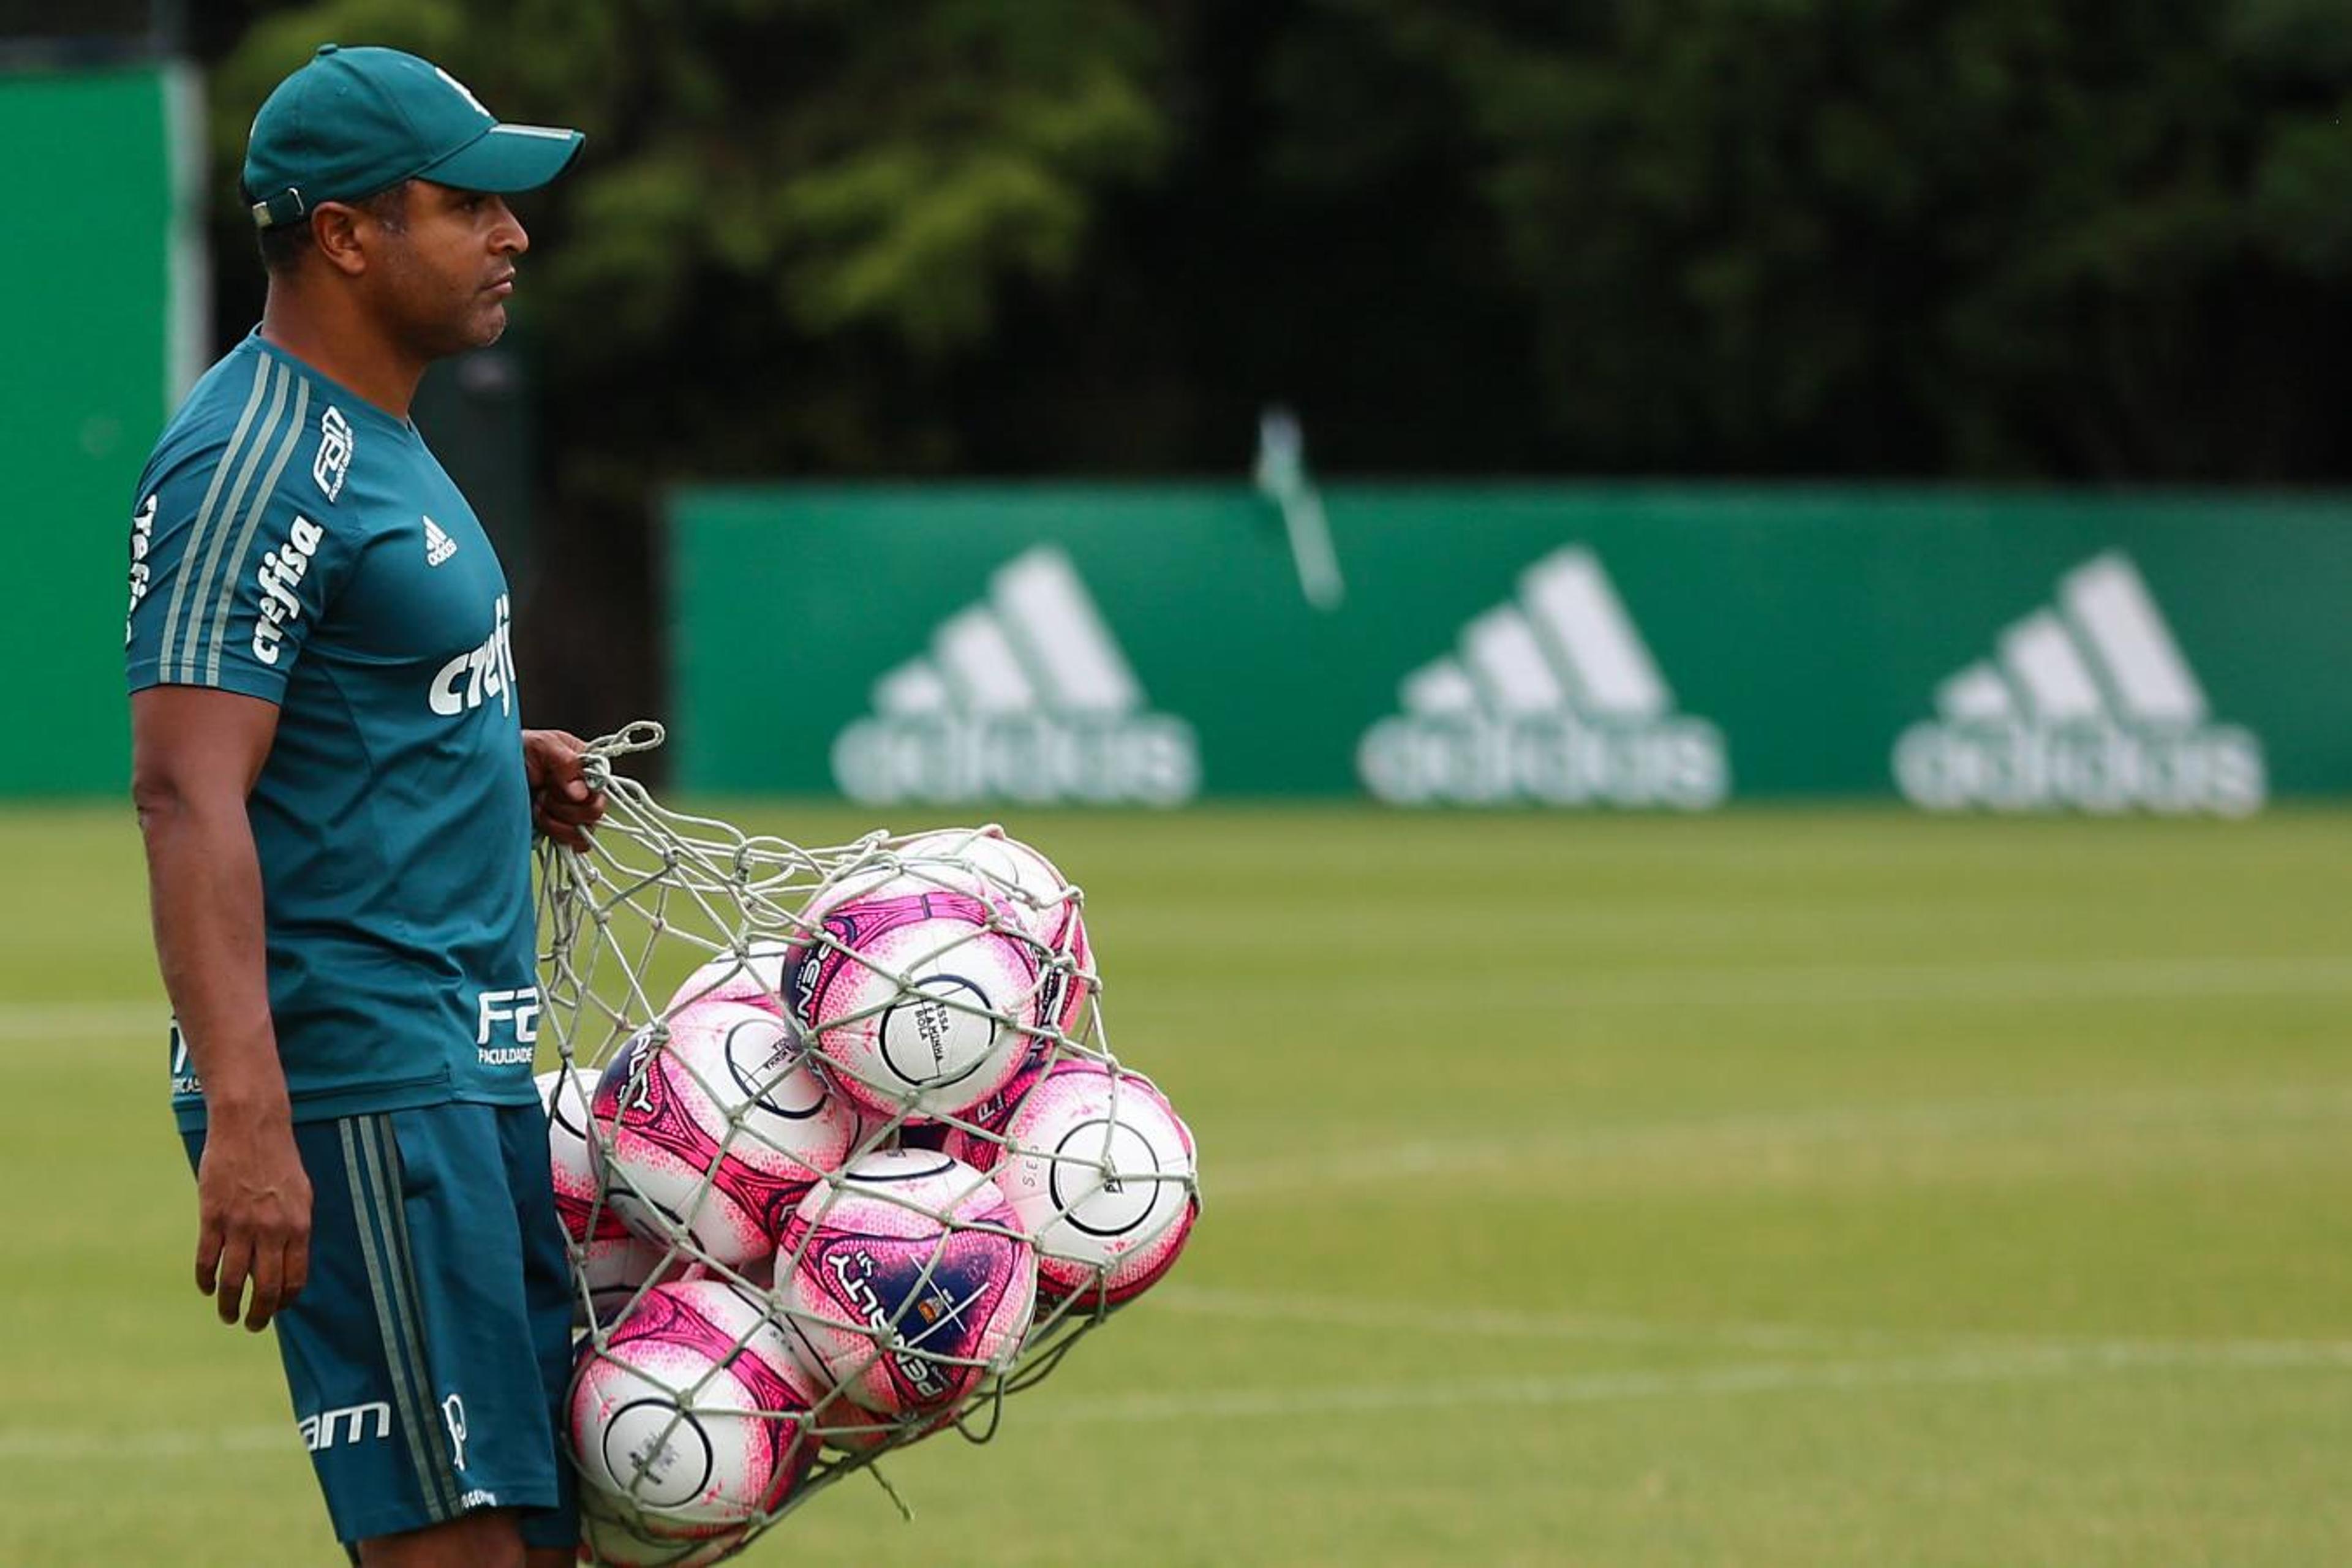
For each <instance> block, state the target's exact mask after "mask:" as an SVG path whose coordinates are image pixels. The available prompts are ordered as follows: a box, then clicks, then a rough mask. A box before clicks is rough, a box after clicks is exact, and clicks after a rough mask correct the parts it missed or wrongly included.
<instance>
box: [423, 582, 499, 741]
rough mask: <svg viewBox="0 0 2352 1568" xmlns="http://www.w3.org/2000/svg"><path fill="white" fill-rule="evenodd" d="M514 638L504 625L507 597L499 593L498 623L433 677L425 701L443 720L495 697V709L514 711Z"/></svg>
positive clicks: (468, 710) (472, 708)
mask: <svg viewBox="0 0 2352 1568" xmlns="http://www.w3.org/2000/svg"><path fill="white" fill-rule="evenodd" d="M514 684H515V667H514V641H513V638H512V637H511V635H510V634H509V630H508V626H507V596H506V595H504V594H500V595H499V605H498V625H497V626H494V627H493V628H492V629H491V631H490V635H489V636H488V637H484V638H483V639H482V646H481V647H478V648H475V649H472V650H471V651H470V652H467V653H461V654H459V655H458V656H457V658H453V659H451V660H450V661H449V662H448V663H446V664H445V665H443V666H442V667H441V669H440V672H439V673H438V674H436V675H435V676H434V678H433V686H432V689H431V690H430V691H429V692H427V693H426V700H428V701H429V702H431V703H432V705H433V711H435V712H436V713H438V714H440V715H441V717H443V718H444V719H454V718H456V717H457V715H458V714H460V713H469V712H471V711H473V710H475V709H477V708H479V707H480V706H481V705H482V704H483V703H485V702H487V701H488V700H490V699H491V698H493V697H495V698H497V699H498V701H499V712H501V713H511V712H513V711H514Z"/></svg>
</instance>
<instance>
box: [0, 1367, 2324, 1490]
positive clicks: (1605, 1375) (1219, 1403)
mask: <svg viewBox="0 0 2352 1568" xmlns="http://www.w3.org/2000/svg"><path fill="white" fill-rule="evenodd" d="M2149 1371H2154V1372H2352V1346H2347V1345H2329V1344H2293V1343H2280V1344H2263V1343H2238V1344H2214V1345H2203V1346H2200V1345H2190V1344H2175V1345H2162V1344H2147V1345H2131V1344H2113V1345H2085V1346H2081V1347H2074V1348H2066V1347H2060V1346H2048V1347H2042V1348H2022V1349H2017V1350H2011V1351H2004V1352H1965V1353H1959V1354H1951V1355H1941V1356H1931V1357H1925V1358H1920V1359H1917V1360H1911V1361H1844V1362H1748V1363H1738V1364H1734V1365H1730V1366H1715V1367H1698V1368H1689V1369H1681V1370H1675V1371H1665V1372H1601V1373H1582V1374H1580V1375H1576V1376H1571V1377H1509V1378H1471V1379H1464V1380H1457V1381H1440V1380H1431V1381H1426V1382H1421V1383H1399V1384H1346V1385H1340V1386H1328V1385H1326V1386H1321V1387H1304V1388H1281V1387H1272V1388H1231V1389H1211V1390H1203V1391H1201V1392H1198V1393H1192V1394H1131V1395H1126V1396H1121V1397H1115V1398H1108V1399H1081V1400H1067V1401H1056V1400H1051V1399H1035V1398H1031V1399H1024V1401H1023V1408H1022V1412H1021V1415H1020V1416H1019V1417H1018V1418H1019V1419H1021V1420H1023V1421H1024V1422H1027V1423H1030V1424H1033V1425H1037V1426H1176V1425H1182V1424H1186V1423H1191V1422H1199V1421H1233V1420H1246V1419H1252V1418H1266V1417H1276V1418H1279V1417H1306V1416H1320V1415H1368V1414H1380V1413H1386V1412H1393V1411H1401V1410H1444V1409H1455V1408H1464V1407H1476V1408H1486V1409H1492V1408H1496V1407H1507V1406H1513V1405H1517V1406H1522V1407H1528V1408H1540V1407H1545V1406H1554V1405H1596V1404H1604V1403H1614V1402H1638V1401H1644V1400H1664V1399H1707V1398H1717V1397H1722V1396H1727V1395H1737V1394H1777V1393H1790V1392H1796V1393H1801V1392H1826V1393H1856V1392H1864V1391H1868V1390H1872V1389H1879V1388H1901V1387H1908V1386H1919V1385H1931V1384H1933V1385H1944V1386H1956V1385H1957V1386H1965V1385H1968V1384H1990V1383H2002V1382H2011V1381H2015V1380H2018V1379H2025V1378H2052V1377H2074V1376H2085V1375H2095V1374H2100V1373H2134V1372H2149ZM298 1441H299V1439H297V1437H296V1436H295V1435H294V1431H293V1428H292V1426H291V1425H290V1424H288V1425H284V1426H232V1427H226V1428H213V1429H210V1430H199V1429H194V1428H184V1429H179V1430H165V1431H157V1430H153V1429H152V1428H151V1429H148V1430H145V1431H139V1432H130V1433H121V1434H111V1435H110V1434H104V1433H97V1432H89V1431H81V1430H62V1431H60V1430H51V1431H47V1432H26V1431H15V1432H11V1431H5V1430H0V1462H7V1463H16V1464H26V1463H37V1462H39V1461H41V1460H45V1459H46V1460H61V1461H65V1462H68V1463H83V1462H89V1461H95V1460H103V1459H122V1458H135V1459H146V1460H163V1459H173V1458H200V1457H202V1458H208V1457H212V1456H215V1455H218V1454H222V1453H229V1452H251V1451H254V1450H257V1449H269V1448H276V1447H281V1446H282V1447H284V1449H285V1450H286V1452H287V1453H288V1455H289V1457H290V1456H291V1454H292V1453H293V1452H294V1450H295V1448H296V1446H297V1444H298Z"/></svg>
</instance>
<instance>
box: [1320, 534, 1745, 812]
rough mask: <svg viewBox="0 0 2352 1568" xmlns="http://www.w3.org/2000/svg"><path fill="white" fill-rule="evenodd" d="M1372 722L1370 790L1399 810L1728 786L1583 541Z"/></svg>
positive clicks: (1362, 756)
mask: <svg viewBox="0 0 2352 1568" xmlns="http://www.w3.org/2000/svg"><path fill="white" fill-rule="evenodd" d="M1399 699H1400V703H1401V706H1402V709H1403V711H1402V712H1401V713H1399V714H1396V715H1394V716H1392V717H1391V718H1387V719H1383V720H1381V721H1380V722H1379V723H1377V724H1375V725H1373V726H1372V727H1371V729H1370V731H1366V733H1365V735H1364V738H1363V740H1362V742H1360V744H1359V745H1358V747H1357V751H1356V765H1357V770H1358V772H1359V773H1360V774H1361V775H1362V777H1363V781H1364V785H1365V787H1366V788H1367V789H1369V790H1370V791H1371V793H1372V794H1373V795H1374V796H1376V797H1377V798H1379V799H1381V800H1383V801H1387V802H1389V803H1390V804H1391V805H1507V804H1513V803H1518V802H1530V803H1534V804H1538V805H1620V806H1674V807H1678V808H1681V809H1684V810H1691V811H1696V810H1704V809H1706V808H1707V807H1710V806H1715V805H1720V804H1722V801H1723V798H1724V796H1725V795H1727V793H1728V792H1729V790H1730V783H1731V775H1730V768H1729V766H1728V764H1727V761H1726V758H1725V753H1724V745H1723V735H1722V732H1721V731H1718V730H1717V728H1716V727H1715V726H1714V725H1713V724H1710V723H1708V722H1707V721H1705V720H1703V719H1689V718H1684V717H1681V716H1679V715H1677V714H1676V713H1675V711H1674V707H1675V701H1674V694H1673V693H1672V692H1671V691H1670V690H1668V689H1667V687H1666V683H1665V680H1664V678H1662V677H1661V676H1660V675H1659V673H1658V667H1657V664H1656V661H1655V660H1654V659H1653V658H1651V657H1650V650H1649V648H1648V647H1647V646H1646V645H1645V644H1644V643H1643V641H1642V634H1641V632H1640V631H1639V630H1638V629H1636V628H1635V626H1634V625H1633V619H1632V617H1631V616H1628V615H1627V614H1626V613H1625V606H1624V605H1623V604H1622V602H1621V601H1620V600H1619V599H1618V597H1617V593H1616V590H1615V588H1614V587H1612V585H1611V584H1610V581H1609V575H1608V574H1607V573H1606V572H1604V571H1602V570H1601V561H1600V558H1599V557H1598V556H1596V555H1594V554H1593V553H1592V552H1591V551H1590V550H1587V549H1585V548H1583V547H1582V546H1580V545H1569V546H1566V547H1564V548H1562V549H1559V550H1556V551H1554V552H1551V553H1550V554H1549V555H1547V556H1545V557H1544V558H1543V559H1541V560H1539V561H1538V562H1536V563H1534V564H1533V565H1531V566H1529V567H1528V569H1527V570H1526V571H1524V572H1522V573H1521V574H1519V584H1518V593H1517V595H1516V596H1514V597H1513V598H1511V599H1509V600H1507V601H1506V602H1505V603H1503V604H1500V605H1496V606H1495V607H1494V608H1493V609H1490V610H1487V611H1486V612H1485V613H1484V614H1482V615H1480V616H1476V617H1475V619H1473V620H1472V621H1471V622H1470V624H1469V625H1468V626H1465V627H1463V629H1462V637H1461V641H1460V643H1459V644H1458V646H1457V647H1456V648H1455V650H1454V652H1453V653H1451V654H1448V655H1446V656H1445V657H1444V658H1438V659H1436V660H1435V661H1433V662H1432V663H1430V664H1426V665H1423V667H1422V668H1419V669H1417V670H1414V671H1413V672H1412V674H1410V675H1408V676H1406V677H1405V678H1404V680H1403V682H1402V685H1401V686H1400V688H1399Z"/></svg>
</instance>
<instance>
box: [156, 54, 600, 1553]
mask: <svg viewBox="0 0 2352 1568" xmlns="http://www.w3.org/2000/svg"><path fill="white" fill-rule="evenodd" d="M580 142H581V136H580V133H579V132H576V131H555V130H548V129H544V128H540V127H533V126H519V125H501V124H499V122H498V121H496V120H494V119H493V118H492V116H491V115H490V114H489V113H488V111H487V110H484V109H483V108H482V106H481V104H480V103H479V101H478V100H476V99H475V98H474V96H473V94H471V93H470V92H468V91H467V89H465V88H464V87H462V86H460V85H459V84H458V82H457V80H456V79H454V78H452V77H450V76H449V75H448V74H447V73H446V72H444V71H442V70H440V69H439V68H436V67H435V66H433V65H430V64H428V63H427V62H425V61H424V60H421V59H418V58H415V57H414V56H411V55H405V54H401V53H399V52H397V51H394V50H390V49H376V48H350V49H341V48H337V47H335V46H333V45H329V46H327V47H323V48H321V49H320V51H319V52H318V55H317V56H316V58H313V59H311V60H310V62H309V63H307V64H306V65H304V66H303V67H302V68H301V69H299V70H298V71H296V72H295V73H294V74H293V75H292V76H290V77H289V78H288V79H286V80H285V81H284V82H283V83H281V84H280V85H279V86H278V89H277V90H276V91H275V92H273V93H272V94H271V95H270V97H269V99H268V101H267V102H265V103H264V104H263V105H262V107H261V111H260V114H259V115H258V117H257V119H256V120H255V121H254V123H253V129H252V133H251V137H250V140H249V142H248V145H247V153H246V160H245V171H244V174H245V179H244V184H245V186H246V199H247V201H248V202H249V203H250V205H251V211H252V214H253V218H254V222H255V224H256V225H257V227H258V228H259V231H260V241H261V249H262V255H263V260H264V262H265V265H266V266H267V267H268V273H269V291H268V305H267V308H266V310H265V311H264V313H263V317H262V321H261V325H260V327H259V328H258V329H257V331H255V332H254V333H253V334H252V335H250V336H248V337H247V339H246V340H245V341H244V342H242V343H240V344H238V345H237V346H236V348H235V349H234V350H232V351H231V352H230V353H228V355H227V356H226V358H224V359H223V360H221V361H220V363H217V364H215V366H213V368H212V369H211V370H210V371H209V372H208V373H206V374H205V377H204V378H203V380H201V381H200V382H198V383H197V384H196V387H195V389H194V392H193V393H191V394H190V395H189V397H188V400H187V403H186V404H185V405H184V406H183V407H182V408H181V410H180V412H179V414H178V415H177V416H175V417H174V418H173V421H172V424H171V426H170V427H169V428H168V429H166V430H165V431H164V433H163V437H162V438H161V439H160V440H159V441H158V443H157V445H156V447H155V451H154V455H153V456H152V458H150V459H149V462H148V466H147V469H146V472H145V474H144V475H143V476H142V478H141V480H140V485H139V497H138V501H137V510H136V513H135V516H134V519H133V523H132V539H131V610H130V616H129V624H128V627H127V641H128V645H129V653H128V664H129V675H130V687H131V733H132V773H133V782H132V794H133V795H134V797H135V799H136V802H137V805H138V808H139V819H140V826H141V830H142V833H143V835H144V837H145V840H146V847H147V865H148V876H149V883H150V890H151V894H152V908H153V917H154V927H155V948H156V954H157V958H158V961H159V963H160V965H161V968H162V970H163V981H164V985H165V988H166V989H167V990H168V991H169V993H170V994H171V999H172V1005H173V1018H174V1022H173V1066H172V1077H173V1108H174V1110H175V1111H176V1113H177V1116H178V1120H179V1123H180V1127H181V1129H182V1131H183V1134H184V1137H185V1139H186V1141H187V1143H188V1148H189V1152H190V1158H191V1160H192V1162H193V1163H194V1164H195V1167H196V1173H197V1177H196V1181H197V1193H198V1204H199V1210H200V1219H199V1231H198V1240H197V1247H196V1284H197V1287H198V1288H199V1289H202V1290H204V1291H205V1292H206V1293H207V1294H209V1295H211V1296H213V1297H214V1298H215V1301H216V1305H217V1308H218V1310H219V1313H220V1316H221V1321H223V1322H225V1323H233V1322H235V1321H237V1320H238V1318H239V1317H240V1315H241V1316H242V1317H243V1320H244V1322H245V1325H246V1327H247V1328H248V1329H251V1330H255V1331H258V1330H260V1329H261V1328H262V1327H264V1326H265V1325H267V1324H269V1323H270V1322H272V1321H275V1322H276V1324H277V1326H278V1346H279V1351H280V1354H281V1356H282V1358H283V1360H284V1362H285V1365H286V1373H287V1378H288V1382H289V1384H290V1386H291V1389H292V1392H293V1397H294V1407H295V1415H296V1417H297V1421H298V1425H299V1431H300V1433H301V1436H302V1438H303V1440H304V1442H305V1443H306V1444H307V1445H308V1447H310V1453H311V1457H312V1460H313V1463H314V1465H315V1467H316V1469H317V1471H318V1476H319V1481H320V1487H321V1488H322V1489H323V1490H324V1491H325V1493H326V1497H327V1506H328V1511H329V1513H330V1515H331V1518H332V1520H333V1522H334V1526H335V1531H336V1534H337V1536H338V1537H339V1538H340V1539H341V1541H342V1542H344V1543H345V1544H346V1546H347V1547H348V1548H349V1549H350V1551H351V1553H352V1557H353V1559H354V1560H355V1561H357V1562H359V1563H364V1564H368V1565H369V1568H383V1565H388V1568H458V1565H460V1564H462V1565H464V1568H519V1565H521V1564H524V1563H529V1564H530V1568H554V1565H555V1564H557V1563H569V1562H571V1561H572V1552H573V1547H574V1542H575V1541H576V1539H577V1525H576V1520H575V1516H574V1513H573V1508H572V1480H571V1474H570V1468H569V1466H568V1464H567V1463H566V1462H565V1461H564V1458H563V1456H562V1452H561V1449H560V1447H559V1444H558V1437H557V1433H558V1431H559V1430H560V1426H559V1405H560V1402H561V1398H562V1389H563V1384H564V1378H565V1373H566V1372H567V1370H568V1362H569V1355H568V1352H569V1329H570V1323H571V1315H572V1299H571V1291H570V1285H569V1282H568V1280H567V1279H566V1276H565V1268H564V1258H563V1247H562V1234H561V1232H560V1230H559V1229H558V1225H557V1221H556V1218H555V1213H554V1205H553V1199H552V1195H551V1191H550V1184H549V1174H548V1157H547V1140H546V1127H545V1122H544V1121H543V1120H542V1118H541V1111H540V1110H539V1104H538V1100H537V1096H536V1093H535V1091H534V1089H533V1086H532V1082H531V1066H532V1063H531V1054H532V1053H531V1041H532V1040H533V1039H534V1038H535V1037H536V1035H537V1015H538V1005H539V1004H538V991H537V988H536V987H537V979H536V974H535V968H534V964H535V961H534V956H533V955H534V945H535V944H534V931H533V923H532V904H531V894H530V833H531V828H532V825H533V823H534V821H535V822H536V824H537V826H538V827H539V828H540V830H541V831H542V832H545V833H548V834H550V835H551V836H552V837H556V838H557V839H559V840H562V841H563V842H566V843H569V844H571V845H572V846H573V847H584V844H585V839H584V838H583V834H584V832H585V831H586V829H587V828H588V827H589V826H592V825H593V823H594V822H595V821H596V819H597V818H598V816H600V815H601V814H602V812H603V808H604V806H603V801H602V799H601V798H600V797H598V796H596V795H593V793H592V792H591V791H590V789H589V788H588V786H587V784H585V782H584V781H583V777H582V773H581V766H580V762H581V744H580V742H578V741H577V740H576V739H574V738H573V737H572V736H570V735H567V734H564V733H562V732H561V731H528V730H524V729H522V728H521V725H520V718H519V710H518V707H517V702H516V693H515V672H514V663H513V658H512V654H511V652H510V646H509V634H508V616H509V605H508V593H507V584H506V581H505V578H504V575H503V574H502V573H501V572H500V570H499V563H498V559H497V557H496V555H495V554H494V553H493V552H492V551H491V549H490V542H489V541H488V538H486V537H485V536H484V534H483V532H482V529H481V526H480V524H479V523H478V522H477V521H476V520H475V517H474V513H473V511H472V510H471V509H470V508H469V507H468V506H467V503H466V500H465V499H464V497H462V496H461V495H460V494H459V493H458V492H457V488H456V487H455V486H454V485H453V484H452V483H451V482H450V480H449V479H448V476H447V475H446V474H445V473H443V472H442V470H441V468H440V465H439V464H437V463H436V461H435V460H434V458H433V456H432V454H431V453H430V452H429V451H427V450H426V449H425V443H424V441H423V440H422V439H421V438H420V437H419V436H418V434H417V431H416V428H415V426H413V425H412V424H410V423H409V420H408V410H409V404H410V400H411V398H412V397H413V396H414V395H415V390H416V384H417V382H418V380H419V379H420V378H421V377H422V376H423V374H424V373H425V367H426V365H427V364H428V363H431V362H432V361H434V360H436V359H438V358H441V357H443V356H446V355H448V354H454V353H463V352H464V351H466V350H467V349H474V348H479V347H481V346H482V345H484V344H486V343H489V342H494V341H495V340H496V339H497V338H498V337H499V333H500V332H501V331H503V330H504V328H505V325H506V299H507V296H508V295H509V293H510V292H512V290H513V288H514V283H515V278H516V267H515V259H516V258H518V257H520V255H522V253H523V252H524V251H525V250H526V249H527V248H528V247H529V243H530V242H529V239H528V237H526V236H525V234H524V233H523V229H522V226H521V225H520V224H519V223H517V222H516V221H515V217H514V215H513V214H512V213H511V212H509V210H508V208H507V205H506V203H505V201H504V200H503V199H502V194H503V193H509V192H515V191H523V190H530V189H532V188H535V187H537V186H539V185H542V184H546V183H547V182H548V181H550V180H551V179H553V178H554V177H555V176H556V174H559V173H561V172H562V169H563V168H564V166H565V165H566V164H568V163H570V162H571V161H572V156H573V154H574V153H577V151H578V150H579V145H580Z"/></svg>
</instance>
